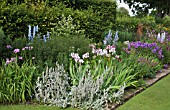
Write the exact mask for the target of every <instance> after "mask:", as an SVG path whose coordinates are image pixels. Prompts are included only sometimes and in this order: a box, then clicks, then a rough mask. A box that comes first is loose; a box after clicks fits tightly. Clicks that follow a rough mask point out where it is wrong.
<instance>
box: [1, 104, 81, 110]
mask: <svg viewBox="0 0 170 110" xmlns="http://www.w3.org/2000/svg"><path fill="white" fill-rule="evenodd" d="M0 110H78V109H76V108H66V109H63V108H59V107H56V106H44V105H0Z"/></svg>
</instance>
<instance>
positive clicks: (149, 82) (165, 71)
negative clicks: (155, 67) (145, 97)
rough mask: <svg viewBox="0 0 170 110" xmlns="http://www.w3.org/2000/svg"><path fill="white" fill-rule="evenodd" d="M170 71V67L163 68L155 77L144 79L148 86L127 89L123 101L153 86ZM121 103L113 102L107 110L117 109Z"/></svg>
mask: <svg viewBox="0 0 170 110" xmlns="http://www.w3.org/2000/svg"><path fill="white" fill-rule="evenodd" d="M169 73H170V67H169V68H168V69H163V70H161V72H159V73H157V74H156V76H155V78H152V79H144V82H145V83H146V85H147V86H146V87H145V88H144V87H140V88H138V89H136V90H135V91H133V92H132V91H130V90H129V91H126V95H124V96H123V99H122V101H123V102H126V101H128V100H129V99H131V98H132V97H134V96H135V95H137V94H139V93H141V92H142V91H144V90H145V89H146V88H148V87H150V86H152V85H153V84H155V83H156V82H158V81H159V80H161V79H162V78H164V77H165V76H167V75H168V74H169ZM120 105H121V104H117V103H112V104H110V105H109V108H108V109H107V110H115V109H116V108H118V107H119V106H120Z"/></svg>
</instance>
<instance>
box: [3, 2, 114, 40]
mask: <svg viewBox="0 0 170 110" xmlns="http://www.w3.org/2000/svg"><path fill="white" fill-rule="evenodd" d="M53 2H54V1H51V2H35V3H31V2H29V3H18V4H15V3H14V4H13V3H12V4H8V5H6V6H5V5H4V6H3V8H2V9H1V10H0V14H1V15H2V16H4V17H0V21H2V22H0V23H1V24H0V25H2V26H3V30H4V31H5V34H6V35H10V37H11V38H12V39H15V38H18V37H21V36H24V35H25V36H27V29H28V25H29V24H30V25H39V27H40V31H39V32H41V33H43V34H44V33H46V32H47V31H49V32H51V31H52V29H53V28H54V27H56V26H58V25H60V24H59V21H62V19H63V18H62V15H64V16H65V17H68V16H69V15H71V17H72V18H73V21H74V22H73V24H72V25H75V24H76V25H77V24H78V25H80V27H79V28H78V29H76V30H77V31H78V30H85V34H86V36H87V37H90V38H94V39H95V40H97V41H99V40H101V35H102V32H104V31H107V30H109V29H110V28H111V29H113V28H114V25H113V24H114V22H115V15H116V14H115V13H116V3H115V2H112V1H102V2H101V1H100V2H98V1H95V2H92V1H88V2H87V1H80V4H81V3H82V4H83V5H80V4H79V6H83V7H84V8H83V7H78V6H77V5H75V7H74V5H73V6H71V7H69V6H65V5H64V4H63V1H62V2H61V1H60V2H55V3H54V4H51V3H53ZM65 2H66V1H64V3H65ZM78 3H79V2H78ZM76 4H77V1H76ZM78 8H81V9H79V10H74V9H78ZM103 21H105V22H103ZM99 27H100V28H99ZM92 30H93V31H92Z"/></svg>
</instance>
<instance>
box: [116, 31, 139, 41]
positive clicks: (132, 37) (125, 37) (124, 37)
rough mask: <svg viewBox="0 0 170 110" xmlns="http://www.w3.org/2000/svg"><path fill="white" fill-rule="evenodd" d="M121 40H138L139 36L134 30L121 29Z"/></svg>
mask: <svg viewBox="0 0 170 110" xmlns="http://www.w3.org/2000/svg"><path fill="white" fill-rule="evenodd" d="M118 35H119V41H121V42H124V41H129V42H130V41H136V40H137V36H136V34H135V33H133V32H128V31H119V33H118Z"/></svg>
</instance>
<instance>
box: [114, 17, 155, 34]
mask: <svg viewBox="0 0 170 110" xmlns="http://www.w3.org/2000/svg"><path fill="white" fill-rule="evenodd" d="M138 24H143V25H144V26H145V28H144V29H145V31H146V29H147V27H150V28H153V27H155V26H156V23H155V19H154V18H153V17H151V16H147V17H143V18H136V17H117V19H116V29H117V30H119V31H128V32H133V33H136V32H137V27H138Z"/></svg>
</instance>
